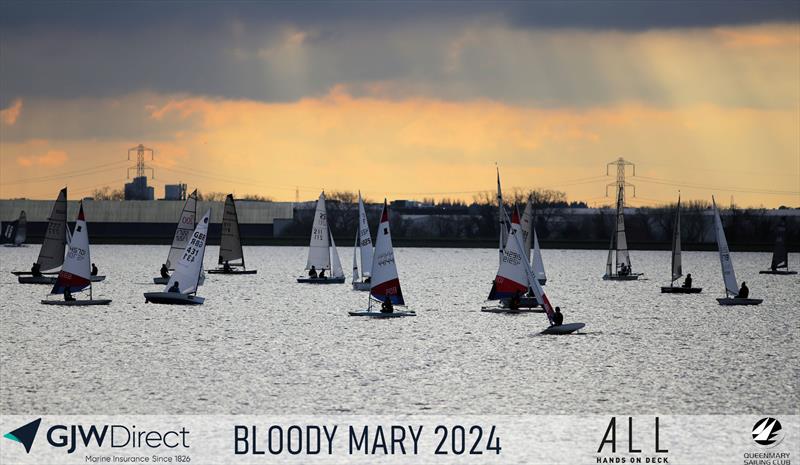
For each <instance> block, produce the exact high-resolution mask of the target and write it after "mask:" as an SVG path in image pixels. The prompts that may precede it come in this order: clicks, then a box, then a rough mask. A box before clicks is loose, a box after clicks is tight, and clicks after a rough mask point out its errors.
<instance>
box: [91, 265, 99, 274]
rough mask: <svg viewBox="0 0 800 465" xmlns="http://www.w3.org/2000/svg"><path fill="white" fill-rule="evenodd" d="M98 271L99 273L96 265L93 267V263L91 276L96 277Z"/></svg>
mask: <svg viewBox="0 0 800 465" xmlns="http://www.w3.org/2000/svg"><path fill="white" fill-rule="evenodd" d="M98 271H99V270H98V269H97V265H95V264H94V263H92V276H97V272H98Z"/></svg>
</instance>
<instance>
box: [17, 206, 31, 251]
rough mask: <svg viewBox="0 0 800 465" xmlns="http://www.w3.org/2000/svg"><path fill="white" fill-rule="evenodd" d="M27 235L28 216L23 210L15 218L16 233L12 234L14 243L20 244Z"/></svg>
mask: <svg viewBox="0 0 800 465" xmlns="http://www.w3.org/2000/svg"><path fill="white" fill-rule="evenodd" d="M27 236H28V217H27V216H26V215H25V210H22V211H21V212H20V213H19V219H18V220H17V233H16V234H15V235H14V245H22V244H24V243H25V239H26V238H27Z"/></svg>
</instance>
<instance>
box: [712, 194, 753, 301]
mask: <svg viewBox="0 0 800 465" xmlns="http://www.w3.org/2000/svg"><path fill="white" fill-rule="evenodd" d="M711 203H712V204H713V206H714V230H715V232H716V237H717V248H718V249H719V262H720V265H721V266H722V280H723V282H724V283H725V297H724V298H718V299H717V302H719V304H720V305H758V304H760V303H761V302H763V301H764V300H763V299H749V298H748V299H743V298H739V297H735V296H736V295H738V293H739V287H738V286H737V284H736V273H735V272H734V271H733V261H732V260H731V251H730V249H729V248H728V240H727V239H726V238H725V230H724V229H723V228H722V219H720V217H719V210H717V202H716V201H715V200H714V197H713V196H712V197H711ZM730 295H733V296H734V297H729V296H730Z"/></svg>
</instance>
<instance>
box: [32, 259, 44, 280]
mask: <svg viewBox="0 0 800 465" xmlns="http://www.w3.org/2000/svg"><path fill="white" fill-rule="evenodd" d="M31 275H33V277H34V278H40V277H41V276H42V265H40V264H39V263H34V264H33V266H31Z"/></svg>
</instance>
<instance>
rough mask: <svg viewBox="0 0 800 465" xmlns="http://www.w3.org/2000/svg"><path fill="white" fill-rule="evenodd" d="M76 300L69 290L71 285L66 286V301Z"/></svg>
mask: <svg viewBox="0 0 800 465" xmlns="http://www.w3.org/2000/svg"><path fill="white" fill-rule="evenodd" d="M73 301H75V297H72V293H71V292H70V291H69V286H66V287H65V288H64V302H73Z"/></svg>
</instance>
